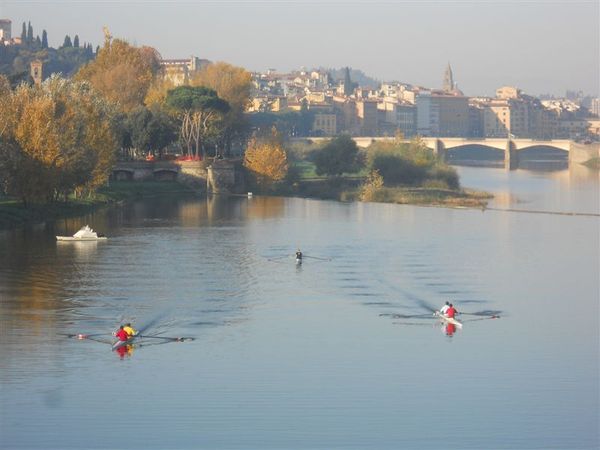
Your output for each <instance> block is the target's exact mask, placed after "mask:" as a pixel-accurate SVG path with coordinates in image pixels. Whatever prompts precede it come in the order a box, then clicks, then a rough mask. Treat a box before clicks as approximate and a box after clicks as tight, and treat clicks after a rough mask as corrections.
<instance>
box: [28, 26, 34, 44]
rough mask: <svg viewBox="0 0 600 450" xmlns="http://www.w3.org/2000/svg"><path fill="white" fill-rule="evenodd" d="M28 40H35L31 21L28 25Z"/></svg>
mask: <svg viewBox="0 0 600 450" xmlns="http://www.w3.org/2000/svg"><path fill="white" fill-rule="evenodd" d="M27 42H33V27H32V26H31V22H29V25H28V26H27Z"/></svg>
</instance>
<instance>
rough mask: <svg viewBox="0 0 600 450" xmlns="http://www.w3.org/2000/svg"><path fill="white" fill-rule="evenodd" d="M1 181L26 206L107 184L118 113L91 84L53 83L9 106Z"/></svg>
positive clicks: (0, 117)
mask: <svg viewBox="0 0 600 450" xmlns="http://www.w3.org/2000/svg"><path fill="white" fill-rule="evenodd" d="M3 103H4V106H8V107H7V108H0V123H4V124H5V127H4V128H3V130H2V134H1V135H0V175H2V177H1V178H2V183H3V185H4V190H5V191H6V192H7V193H9V194H11V195H15V196H17V197H20V198H21V199H22V200H23V202H24V203H29V202H48V201H52V200H57V199H59V198H66V197H67V195H68V194H70V193H72V192H75V193H77V194H80V195H81V194H83V193H85V192H89V191H92V190H94V189H95V188H97V187H98V186H100V185H102V184H104V183H105V182H106V180H107V179H108V176H109V174H110V170H111V168H112V166H113V164H114V160H115V152H116V148H117V142H116V138H115V135H114V132H113V128H112V118H113V115H114V112H115V111H114V108H113V107H112V105H110V104H109V103H107V102H106V100H105V99H104V98H103V97H101V96H99V95H98V94H97V93H96V92H94V91H93V90H92V89H90V86H89V85H88V84H87V83H78V82H73V81H71V80H65V79H63V78H60V77H58V76H52V77H50V78H48V79H47V80H46V81H44V83H42V85H41V86H39V87H38V86H33V87H30V86H27V85H20V86H19V87H18V88H17V89H16V90H15V91H11V92H10V93H9V94H8V96H6V97H5V98H4V100H3Z"/></svg>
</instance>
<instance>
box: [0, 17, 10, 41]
mask: <svg viewBox="0 0 600 450" xmlns="http://www.w3.org/2000/svg"><path fill="white" fill-rule="evenodd" d="M11 30H12V22H11V21H10V20H9V19H0V41H5V42H10V40H11V39H12V35H11V32H12V31H11Z"/></svg>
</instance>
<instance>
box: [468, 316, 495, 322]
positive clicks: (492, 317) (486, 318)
mask: <svg viewBox="0 0 600 450" xmlns="http://www.w3.org/2000/svg"><path fill="white" fill-rule="evenodd" d="M499 318H500V316H489V317H480V318H478V319H467V320H465V321H464V322H476V321H478V320H490V319H499Z"/></svg>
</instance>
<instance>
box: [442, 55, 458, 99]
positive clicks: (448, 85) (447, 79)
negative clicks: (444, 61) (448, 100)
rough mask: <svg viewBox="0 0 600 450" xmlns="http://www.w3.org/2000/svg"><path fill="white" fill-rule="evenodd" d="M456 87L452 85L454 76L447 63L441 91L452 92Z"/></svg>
mask: <svg viewBox="0 0 600 450" xmlns="http://www.w3.org/2000/svg"><path fill="white" fill-rule="evenodd" d="M455 87H456V85H455V84H454V76H453V75H452V67H450V62H448V67H446V72H444V84H443V86H442V89H443V90H444V92H452V91H453V90H454V88H455Z"/></svg>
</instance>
